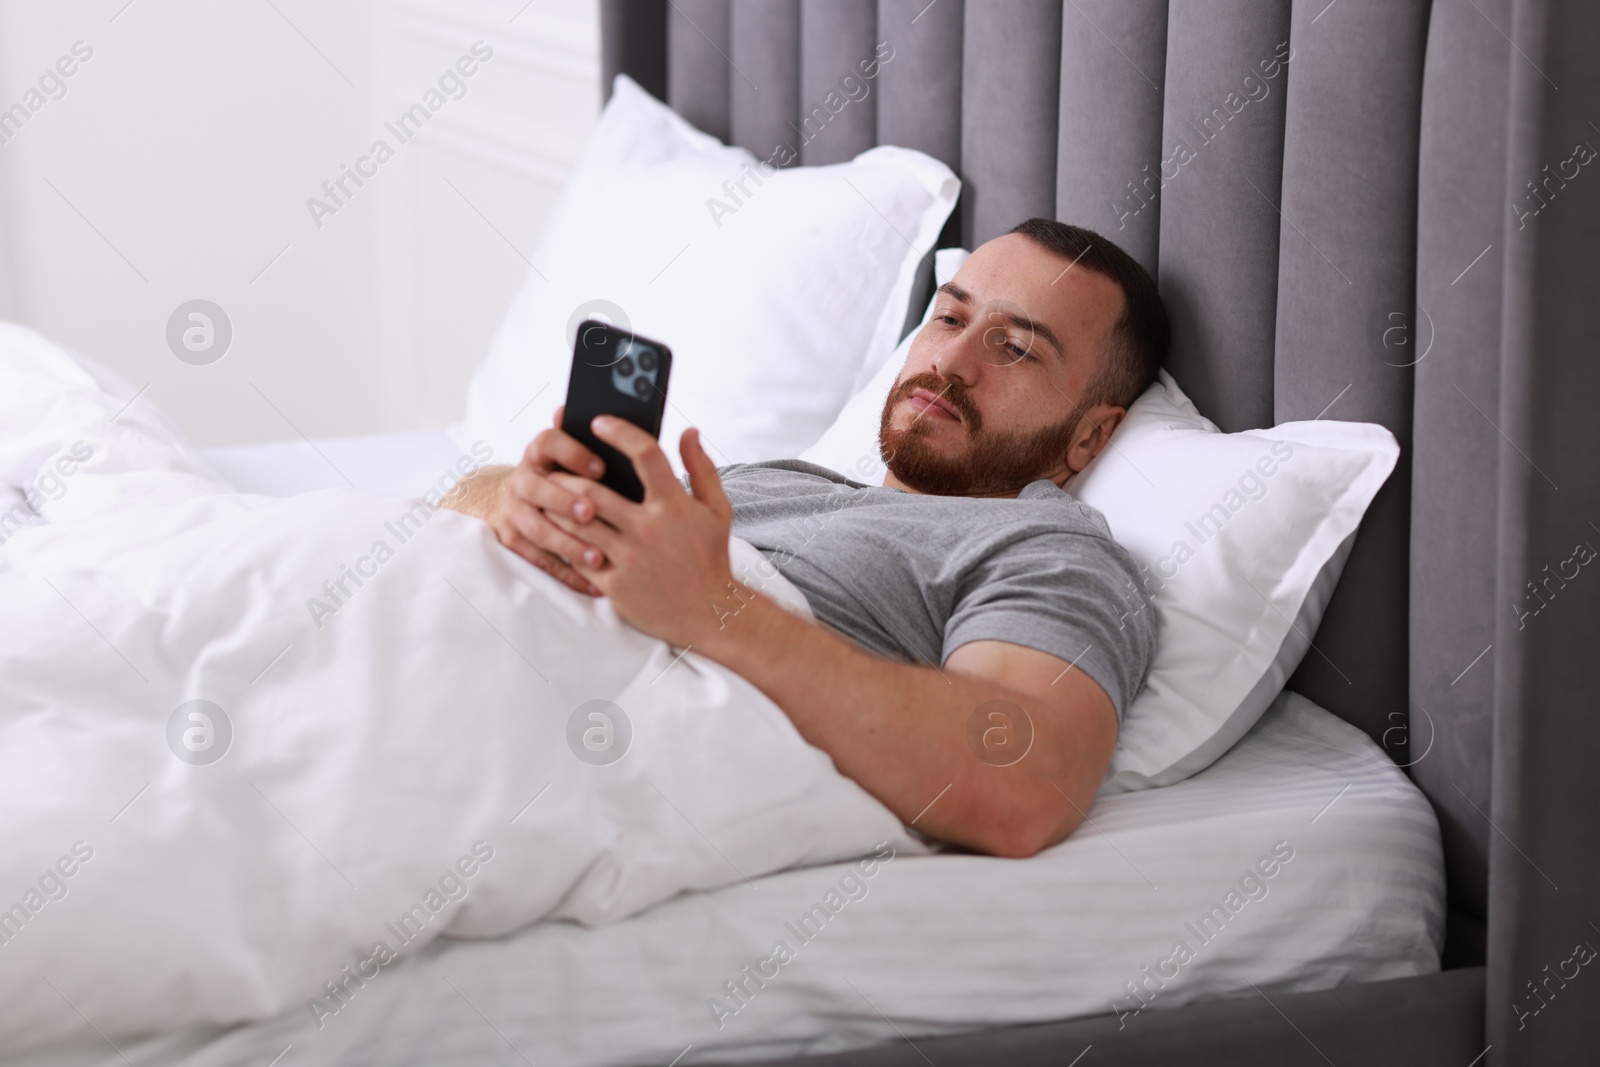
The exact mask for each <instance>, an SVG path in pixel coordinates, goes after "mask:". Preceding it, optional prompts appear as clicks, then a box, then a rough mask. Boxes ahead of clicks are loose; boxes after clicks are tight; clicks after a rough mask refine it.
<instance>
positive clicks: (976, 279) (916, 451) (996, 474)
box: [879, 234, 1123, 496]
mask: <svg viewBox="0 0 1600 1067" xmlns="http://www.w3.org/2000/svg"><path fill="white" fill-rule="evenodd" d="M1122 306H1123V297H1122V291H1121V289H1120V288H1119V287H1118V286H1117V283H1116V282H1114V281H1112V280H1111V279H1110V278H1107V277H1105V276H1103V275H1100V274H1094V273H1091V272H1090V271H1087V270H1085V269H1083V268H1082V267H1074V266H1072V265H1071V261H1070V260H1065V259H1062V258H1060V257H1059V256H1056V255H1055V254H1054V253H1051V252H1049V251H1046V250H1045V249H1044V248H1042V247H1040V246H1039V245H1038V244H1036V243H1034V241H1033V240H1032V239H1030V238H1028V237H1024V236H1023V235H1021V234H1007V235H1006V236H1004V237H998V238H996V239H994V240H993V241H990V242H988V243H987V244H984V245H982V246H980V247H979V248H978V249H977V250H976V251H975V252H973V253H972V257H971V258H970V259H968V260H967V262H966V263H965V264H963V265H962V267H961V270H960V271H959V272H957V274H956V276H955V277H954V278H952V279H951V280H950V281H949V282H948V283H947V284H946V285H944V286H942V287H940V290H939V293H938V294H937V299H936V302H935V304H934V309H933V317H932V318H931V319H930V320H929V321H928V323H927V325H925V326H924V327H922V329H921V330H920V331H919V332H918V333H917V336H916V338H915V339H914V340H913V341H912V342H911V350H910V353H909V354H908V355H907V356H906V362H905V366H904V367H903V368H902V369H901V371H900V377H899V379H898V380H897V381H896V383H895V387H894V388H893V389H892V390H890V392H889V399H888V401H887V402H886V403H885V404H884V408H883V419H882V423H881V426H880V429H879V440H880V442H881V443H882V445H883V451H884V462H885V464H887V466H888V468H889V474H890V476H891V478H890V480H886V483H885V484H898V485H899V486H900V487H903V488H906V489H910V490H913V491H915V492H920V493H933V494H938V495H943V496H1015V495H1016V494H1017V492H1018V491H1019V490H1021V489H1022V487H1023V486H1025V485H1027V484H1028V483H1029V482H1031V481H1034V480H1036V479H1039V478H1046V479H1049V480H1050V481H1053V482H1055V483H1056V484H1058V485H1059V484H1060V483H1061V482H1063V481H1065V480H1066V479H1067V478H1068V477H1069V476H1070V475H1071V474H1073V473H1075V472H1076V471H1079V470H1081V469H1083V467H1084V466H1085V465H1086V464H1087V463H1088V462H1089V460H1091V459H1093V458H1094V455H1095V454H1096V453H1097V452H1099V450H1100V448H1101V447H1103V446H1104V444H1105V439H1106V438H1107V437H1109V436H1110V433H1111V430H1113V429H1115V428H1116V425H1117V422H1118V421H1120V419H1121V416H1122V413H1123V412H1122V409H1121V408H1117V407H1111V406H1109V405H1096V406H1094V407H1091V408H1081V407H1080V401H1081V398H1082V397H1083V395H1084V391H1085V387H1086V386H1087V385H1088V384H1089V383H1090V381H1092V380H1093V378H1094V376H1095V374H1096V372H1097V371H1098V370H1099V369H1100V360H1101V354H1102V352H1103V350H1104V347H1105V345H1106V344H1107V342H1108V340H1109V338H1110V335H1111V331H1112V329H1113V327H1114V326H1115V325H1116V322H1117V319H1118V318H1119V317H1120V316H1121V314H1122Z"/></svg>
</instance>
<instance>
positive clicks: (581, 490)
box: [545, 471, 639, 530]
mask: <svg viewBox="0 0 1600 1067" xmlns="http://www.w3.org/2000/svg"><path fill="white" fill-rule="evenodd" d="M550 482H551V484H552V485H554V486H555V487H556V488H557V489H559V490H561V491H562V492H563V493H566V494H570V495H571V497H572V499H573V500H574V501H583V502H584V503H587V504H588V505H589V508H590V511H589V516H588V517H589V518H593V517H595V516H599V517H600V518H601V519H603V520H604V521H606V522H609V523H610V524H611V525H612V526H615V527H616V528H617V529H619V530H631V529H633V525H634V524H633V520H634V517H635V516H636V515H637V514H638V512H639V505H638V504H635V503H634V502H633V501H631V500H629V499H628V498H627V497H625V496H623V495H622V494H621V493H619V492H617V491H616V490H614V489H612V488H611V487H609V486H605V485H601V484H600V483H599V482H591V481H590V480H589V479H587V478H579V477H577V476H575V475H571V474H565V473H563V472H561V471H554V472H552V473H551V475H550ZM545 510H546V511H553V512H554V513H555V514H558V515H563V516H566V515H570V516H572V517H573V518H575V519H577V520H578V521H579V522H584V521H587V520H586V519H585V517H584V516H581V515H579V514H578V513H577V512H575V511H573V510H572V507H571V506H567V507H562V508H553V509H552V508H546V509H545Z"/></svg>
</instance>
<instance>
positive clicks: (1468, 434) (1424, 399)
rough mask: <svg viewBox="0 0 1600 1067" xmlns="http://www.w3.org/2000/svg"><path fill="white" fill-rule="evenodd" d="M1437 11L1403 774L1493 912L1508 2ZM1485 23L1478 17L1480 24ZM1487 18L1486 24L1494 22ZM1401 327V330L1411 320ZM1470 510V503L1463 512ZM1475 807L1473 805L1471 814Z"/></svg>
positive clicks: (1456, 891)
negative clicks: (1487, 815)
mask: <svg viewBox="0 0 1600 1067" xmlns="http://www.w3.org/2000/svg"><path fill="white" fill-rule="evenodd" d="M1477 4H1478V6H1479V7H1480V8H1481V9H1482V12H1481V13H1480V12H1479V11H1474V10H1473V9H1472V8H1471V7H1466V6H1460V5H1439V6H1436V7H1435V8H1434V11H1433V17H1432V22H1431V24H1430V25H1429V27H1428V62H1427V74H1426V77H1425V79H1424V82H1423V89H1422V114H1423V117H1424V121H1423V123H1422V133H1421V158H1420V160H1419V162H1418V204H1417V312H1416V316H1415V320H1414V321H1415V328H1414V329H1410V330H1409V331H1408V332H1407V333H1406V334H1402V335H1399V336H1401V337H1404V338H1405V339H1406V341H1407V343H1408V345H1409V346H1410V347H1411V348H1412V349H1414V351H1413V353H1412V356H1411V358H1412V359H1415V360H1417V364H1416V371H1415V373H1416V386H1415V390H1416V396H1415V400H1414V403H1413V412H1414V420H1415V421H1414V425H1413V428H1412V461H1411V465H1412V471H1413V473H1414V475H1415V478H1414V481H1413V484H1412V491H1411V492H1412V496H1411V702H1412V706H1411V726H1410V730H1409V733H1410V741H1411V754H1410V757H1409V762H1413V763H1414V764H1415V765H1414V766H1413V768H1412V771H1411V773H1412V776H1413V777H1414V778H1415V779H1416V781H1417V784H1418V785H1419V786H1421V787H1422V790H1423V792H1424V793H1426V794H1427V795H1428V799H1429V800H1430V801H1432V802H1433V807H1434V810H1435V811H1436V812H1438V814H1439V830H1440V833H1441V834H1442V835H1443V838H1444V845H1445V852H1444V854H1445V863H1446V874H1447V876H1448V885H1449V887H1450V902H1451V906H1452V907H1455V908H1458V909H1459V910H1461V911H1464V912H1466V913H1467V914H1469V915H1473V916H1475V917H1477V918H1479V919H1482V918H1485V917H1486V916H1487V915H1488V910H1487V909H1488V849H1489V836H1490V833H1491V831H1490V829H1489V824H1488V822H1487V821H1485V819H1484V815H1483V814H1482V813H1484V812H1488V811H1489V810H1490V795H1489V760H1488V753H1489V747H1490V743H1491V738H1492V736H1493V727H1494V722H1493V711H1494V680H1495V657H1494V655H1493V653H1492V652H1490V651H1489V649H1490V645H1491V644H1493V642H1494V619H1495V615H1496V613H1497V612H1499V611H1503V610H1505V608H1504V606H1503V605H1501V604H1500V603H1499V602H1498V601H1497V600H1496V597H1495V585H1494V572H1495V548H1496V538H1497V530H1496V523H1495V509H1494V508H1493V507H1492V506H1490V505H1489V502H1491V501H1493V500H1494V499H1495V491H1496V486H1497V484H1498V472H1499V453H1500V435H1499V433H1498V432H1497V431H1496V430H1495V428H1494V425H1493V424H1492V423H1490V421H1489V418H1490V417H1492V416H1495V414H1496V412H1497V410H1498V408H1499V406H1500V303H1501V284H1500V278H1501V271H1502V270H1503V269H1504V265H1505V248H1504V244H1505V242H1504V241H1503V240H1502V239H1501V230H1502V228H1503V223H1504V218H1505V212H1506V203H1507V201H1508V200H1509V199H1511V198H1510V197H1507V196H1506V190H1505V171H1504V168H1503V167H1500V166H1498V165H1493V164H1491V162H1490V161H1498V160H1502V159H1504V158H1505V153H1506V138H1505V128H1504V124H1503V123H1501V122H1498V121H1496V122H1487V121H1485V117H1486V116H1490V115H1498V114H1500V113H1501V112H1502V111H1504V109H1505V101H1506V99H1507V97H1508V96H1509V94H1510V86H1509V80H1508V79H1509V77H1510V69H1509V68H1510V65H1511V62H1512V60H1513V59H1515V58H1516V56H1515V53H1513V52H1512V51H1511V49H1510V48H1509V47H1508V46H1507V45H1506V41H1505V38H1503V37H1501V36H1500V34H1499V33H1498V32H1497V31H1496V29H1495V25H1496V24H1498V25H1500V26H1506V25H1509V24H1510V18H1511V2H1510V0H1477ZM1485 16H1487V17H1485ZM1491 19H1492V20H1493V23H1491V21H1490V20H1491ZM1408 325H1409V324H1408ZM1468 501H1471V502H1473V504H1472V506H1464V504H1465V503H1466V502H1468ZM1474 806H1476V809H1477V810H1474Z"/></svg>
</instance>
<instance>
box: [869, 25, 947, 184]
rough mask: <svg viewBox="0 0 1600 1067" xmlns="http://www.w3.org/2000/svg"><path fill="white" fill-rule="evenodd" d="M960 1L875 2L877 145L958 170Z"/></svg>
mask: <svg viewBox="0 0 1600 1067" xmlns="http://www.w3.org/2000/svg"><path fill="white" fill-rule="evenodd" d="M965 8H966V5H965V3H964V0H938V2H937V3H933V4H930V3H928V0H878V39H879V40H880V41H882V42H884V44H885V46H886V47H887V49H888V51H887V55H886V59H885V62H884V64H883V66H882V68H881V70H880V71H879V73H878V143H879V144H897V145H904V146H905V147H906V148H915V149H916V150H917V151H919V152H926V153H927V154H928V155H930V156H932V157H933V158H935V159H937V160H939V161H941V162H943V163H944V164H946V165H947V166H949V168H950V169H951V170H954V171H957V172H959V171H960V169H961V25H962V19H963V12H964V11H965Z"/></svg>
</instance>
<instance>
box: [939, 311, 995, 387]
mask: <svg viewBox="0 0 1600 1067" xmlns="http://www.w3.org/2000/svg"><path fill="white" fill-rule="evenodd" d="M984 330H985V326H984V325H983V324H978V323H974V324H973V325H972V326H969V327H968V328H967V329H965V330H963V331H962V332H961V335H960V336H959V337H957V338H955V339H954V340H953V341H952V342H951V343H950V344H949V345H947V346H946V347H945V348H944V349H943V350H942V351H940V352H939V354H938V355H937V356H936V357H935V358H934V362H933V372H934V373H935V374H938V375H941V376H943V377H945V378H953V379H955V380H956V381H958V382H960V383H961V384H962V385H963V386H966V387H968V388H970V387H972V386H973V385H976V384H977V381H978V378H979V377H980V376H981V375H982V374H983V366H984V363H985V362H986V361H987V360H988V359H989V348H988V341H987V340H986V338H985V337H984Z"/></svg>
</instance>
